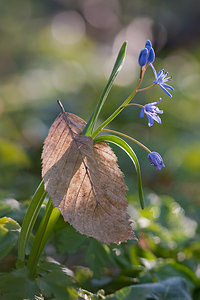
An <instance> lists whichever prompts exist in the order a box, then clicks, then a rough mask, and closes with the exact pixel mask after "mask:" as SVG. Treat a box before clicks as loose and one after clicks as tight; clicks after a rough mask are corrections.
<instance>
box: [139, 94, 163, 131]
mask: <svg viewBox="0 0 200 300" xmlns="http://www.w3.org/2000/svg"><path fill="white" fill-rule="evenodd" d="M161 100H162V99H161V98H160V100H159V101H157V102H152V103H148V104H145V105H144V106H143V107H142V110H141V112H140V118H143V117H144V114H146V115H147V117H148V119H149V122H148V125H149V127H150V126H152V125H153V123H154V121H156V122H158V123H159V124H161V119H160V117H159V116H158V115H157V114H158V113H159V114H163V110H160V109H159V108H158V107H157V106H155V105H156V104H158V103H159V102H160V101H161Z"/></svg>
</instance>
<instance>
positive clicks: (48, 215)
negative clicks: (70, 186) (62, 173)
mask: <svg viewBox="0 0 200 300" xmlns="http://www.w3.org/2000/svg"><path fill="white" fill-rule="evenodd" d="M59 216H60V212H59V210H58V209H57V207H56V208H53V204H52V202H51V199H49V201H48V203H47V207H46V210H45V213H44V216H43V218H42V221H41V223H40V227H39V229H38V232H37V234H36V237H35V240H34V243H33V247H32V249H31V253H30V256H29V259H28V263H27V265H28V267H29V269H30V273H31V275H32V276H33V277H35V275H36V270H37V264H38V261H39V259H40V256H41V254H42V251H43V249H44V246H45V244H46V242H47V240H48V238H49V237H50V235H51V233H52V230H53V227H54V225H55V224H56V222H57V220H58V217H59Z"/></svg>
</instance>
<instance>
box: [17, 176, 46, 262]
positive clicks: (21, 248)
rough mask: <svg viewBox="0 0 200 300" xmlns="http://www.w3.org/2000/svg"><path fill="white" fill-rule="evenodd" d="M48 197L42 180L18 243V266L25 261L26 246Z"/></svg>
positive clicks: (25, 219)
mask: <svg viewBox="0 0 200 300" xmlns="http://www.w3.org/2000/svg"><path fill="white" fill-rule="evenodd" d="M46 195H47V193H46V192H45V190H44V182H43V180H42V181H41V183H40V184H39V186H38V188H37V190H36V192H35V194H34V196H33V199H32V201H31V203H30V205H29V208H28V211H27V213H26V215H25V217H24V221H23V224H22V230H21V233H20V236H19V242H18V265H20V264H21V263H22V262H23V261H24V257H25V251H26V246H27V243H28V240H29V237H30V234H31V232H32V229H33V226H34V224H35V221H36V219H37V216H38V214H39V211H40V208H41V205H42V203H43V201H44V199H45V197H46Z"/></svg>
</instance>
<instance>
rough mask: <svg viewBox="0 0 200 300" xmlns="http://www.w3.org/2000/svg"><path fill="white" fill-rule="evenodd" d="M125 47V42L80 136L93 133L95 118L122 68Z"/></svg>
mask: <svg viewBox="0 0 200 300" xmlns="http://www.w3.org/2000/svg"><path fill="white" fill-rule="evenodd" d="M126 46H127V42H124V43H123V45H122V47H121V49H120V51H119V54H118V56H117V59H116V61H115V65H114V67H113V70H112V72H111V75H110V77H109V79H108V82H107V84H106V86H105V88H104V90H103V93H102V95H101V97H100V99H99V102H98V103H97V105H96V107H95V109H94V111H93V113H92V115H91V117H90V120H89V121H88V123H87V125H86V126H85V128H84V130H83V132H82V135H87V136H91V134H92V132H93V129H94V127H95V124H96V121H97V118H98V116H99V113H100V111H101V109H102V107H103V105H104V103H105V101H106V98H107V96H108V94H109V92H110V89H111V87H112V84H113V82H114V80H115V78H116V76H117V75H118V73H119V71H120V70H121V68H122V65H123V62H124V59H125V54H126Z"/></svg>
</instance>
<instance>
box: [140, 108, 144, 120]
mask: <svg viewBox="0 0 200 300" xmlns="http://www.w3.org/2000/svg"><path fill="white" fill-rule="evenodd" d="M140 118H144V107H143V108H142V109H141V112H140Z"/></svg>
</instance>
